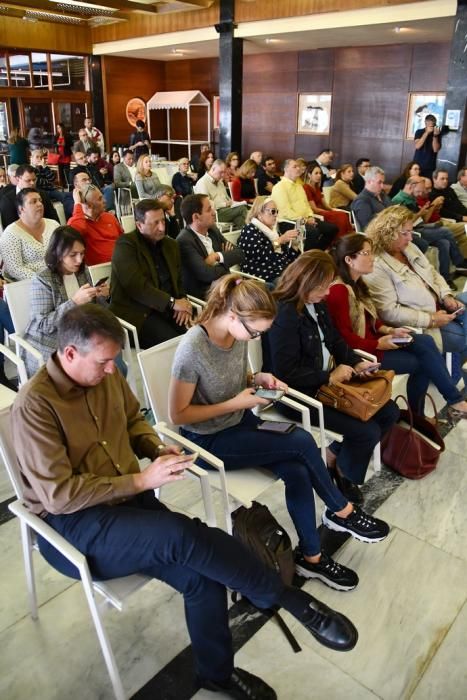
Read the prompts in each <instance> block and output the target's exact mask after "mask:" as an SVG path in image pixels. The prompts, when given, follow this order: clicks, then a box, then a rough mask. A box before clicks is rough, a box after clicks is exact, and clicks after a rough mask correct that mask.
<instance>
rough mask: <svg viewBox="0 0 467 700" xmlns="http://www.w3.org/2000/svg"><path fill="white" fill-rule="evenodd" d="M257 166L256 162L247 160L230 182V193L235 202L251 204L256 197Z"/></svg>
mask: <svg viewBox="0 0 467 700" xmlns="http://www.w3.org/2000/svg"><path fill="white" fill-rule="evenodd" d="M256 168H257V165H256V163H255V161H254V160H251V159H249V160H246V161H245V162H244V163H242V165H241V166H240V167H239V168H238V170H237V172H236V174H235V176H234V177H233V178H232V180H231V182H230V191H231V193H232V199H233V201H234V202H247V203H248V204H251V202H253V200H254V199H255V197H256V187H255V174H256Z"/></svg>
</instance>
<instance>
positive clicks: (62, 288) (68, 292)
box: [23, 226, 109, 376]
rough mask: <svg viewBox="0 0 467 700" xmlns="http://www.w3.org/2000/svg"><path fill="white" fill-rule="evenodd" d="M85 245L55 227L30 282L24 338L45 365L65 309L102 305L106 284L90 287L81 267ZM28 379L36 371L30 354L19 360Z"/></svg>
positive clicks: (73, 234)
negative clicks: (43, 267)
mask: <svg viewBox="0 0 467 700" xmlns="http://www.w3.org/2000/svg"><path fill="white" fill-rule="evenodd" d="M84 252H85V243H84V239H83V237H82V236H81V234H80V233H79V231H77V230H76V229H74V228H72V227H71V226H58V227H57V228H56V229H55V231H54V232H53V234H52V237H51V238H50V242H49V245H48V247H47V250H46V253H45V258H44V262H45V265H46V268H45V269H41V271H40V272H38V273H37V274H36V275H34V277H33V278H32V280H31V288H30V294H29V299H30V313H29V319H30V320H29V323H28V325H27V327H26V330H25V332H24V338H25V340H27V341H28V342H29V343H31V345H32V346H33V347H35V348H36V350H39V352H40V353H41V354H42V357H43V359H44V362H47V360H48V359H49V357H50V356H51V355H52V353H53V352H54V351H55V350H56V349H57V326H58V323H59V321H60V319H61V318H62V316H63V314H65V313H66V312H67V311H68V309H72V308H73V307H74V306H76V305H80V304H88V303H89V302H92V301H100V302H101V303H105V300H106V299H107V297H108V296H109V283H108V282H107V281H106V282H103V283H102V284H100V285H99V286H98V287H94V286H93V285H92V282H91V277H90V275H89V271H88V269H87V267H86V266H85V264H84ZM23 359H24V361H25V364H26V369H27V371H28V375H29V376H31V375H33V374H34V372H35V371H36V370H37V369H38V364H37V362H36V360H35V359H34V358H33V357H32V355H31V354H30V353H25V357H24V358H23Z"/></svg>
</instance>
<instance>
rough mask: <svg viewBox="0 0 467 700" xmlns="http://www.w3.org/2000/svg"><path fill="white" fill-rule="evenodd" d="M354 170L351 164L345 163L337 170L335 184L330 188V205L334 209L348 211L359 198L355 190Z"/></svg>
mask: <svg viewBox="0 0 467 700" xmlns="http://www.w3.org/2000/svg"><path fill="white" fill-rule="evenodd" d="M353 181H354V169H353V167H352V164H351V163H344V164H343V165H341V167H340V168H338V169H337V172H336V179H335V181H334V184H333V185H332V186H331V187H330V188H329V204H330V206H331V207H332V208H333V209H346V210H347V211H350V205H351V204H352V202H353V200H354V199H355V197H356V196H357V193H356V192H355V190H354V189H353V186H354V185H353ZM362 189H363V188H362Z"/></svg>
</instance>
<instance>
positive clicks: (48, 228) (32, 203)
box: [0, 187, 58, 280]
mask: <svg viewBox="0 0 467 700" xmlns="http://www.w3.org/2000/svg"><path fill="white" fill-rule="evenodd" d="M16 202H17V207H18V209H17V215H18V217H17V220H16V221H14V222H13V223H12V224H9V226H7V227H6V228H5V229H4V231H3V233H2V235H1V236H0V256H1V257H2V259H3V274H4V276H5V277H6V278H7V279H9V280H24V279H28V278H30V277H33V276H34V274H35V273H36V272H39V270H42V268H43V267H44V256H45V251H46V250H47V246H48V245H49V240H50V237H51V235H52V233H53V232H54V231H55V229H56V228H57V226H58V222H57V221H56V220H55V219H44V205H43V204H42V196H41V194H40V192H38V190H35V189H34V188H33V187H25V188H24V189H22V190H20V191H19V192H18V194H17V195H16Z"/></svg>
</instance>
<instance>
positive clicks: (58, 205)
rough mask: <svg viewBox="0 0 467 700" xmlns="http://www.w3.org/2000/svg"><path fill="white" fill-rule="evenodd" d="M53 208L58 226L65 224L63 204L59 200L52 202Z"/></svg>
mask: <svg viewBox="0 0 467 700" xmlns="http://www.w3.org/2000/svg"><path fill="white" fill-rule="evenodd" d="M53 208H54V209H55V211H56V212H57V216H58V220H59V222H60V226H66V216H65V209H64V207H63V204H62V203H61V202H53Z"/></svg>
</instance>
